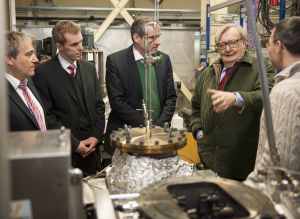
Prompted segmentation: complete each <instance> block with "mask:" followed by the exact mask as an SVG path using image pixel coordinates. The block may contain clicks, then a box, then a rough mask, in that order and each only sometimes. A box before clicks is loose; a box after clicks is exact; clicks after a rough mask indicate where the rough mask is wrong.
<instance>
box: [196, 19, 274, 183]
mask: <svg viewBox="0 0 300 219" xmlns="http://www.w3.org/2000/svg"><path fill="white" fill-rule="evenodd" d="M215 40H216V48H217V50H218V52H219V55H220V58H219V59H217V60H216V61H215V62H214V63H213V64H212V65H210V66H209V67H207V68H206V69H205V70H204V71H203V72H202V73H201V75H200V76H199V80H198V81H197V85H196V88H195V93H194V95H193V97H192V116H191V127H192V132H193V135H194V138H195V139H196V140H197V144H198V152H199V155H200V159H201V161H202V163H203V165H204V167H206V168H208V169H211V170H212V171H214V172H215V173H217V174H218V175H219V176H220V177H224V178H230V179H235V180H239V181H242V180H244V179H245V178H246V177H247V176H248V174H249V173H250V172H251V171H252V170H253V168H254V162H255V156H256V150H257V143H258V133H259V118H260V115H261V110H262V94H261V86H260V82H259V76H258V74H259V72H258V71H259V70H258V61H257V59H256V58H255V57H254V56H253V55H252V54H251V53H250V52H249V51H247V50H246V46H247V45H246V40H247V39H246V34H245V32H244V30H243V29H242V28H241V27H239V26H236V25H226V26H224V27H223V28H222V29H221V30H220V32H219V33H218V34H217V35H216V38H215ZM266 68H267V72H268V78H269V87H270V88H271V87H272V84H273V78H274V74H273V69H272V66H271V65H270V64H266Z"/></svg>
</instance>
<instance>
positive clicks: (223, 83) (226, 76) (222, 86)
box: [219, 68, 232, 90]
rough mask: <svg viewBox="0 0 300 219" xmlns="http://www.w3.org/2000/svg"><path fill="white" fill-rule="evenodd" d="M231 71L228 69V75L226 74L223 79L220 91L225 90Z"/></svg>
mask: <svg viewBox="0 0 300 219" xmlns="http://www.w3.org/2000/svg"><path fill="white" fill-rule="evenodd" d="M231 70H232V68H227V69H226V73H225V75H224V77H223V78H222V80H221V81H220V83H219V90H224V87H225V84H226V82H227V79H228V77H229V75H230V74H231Z"/></svg>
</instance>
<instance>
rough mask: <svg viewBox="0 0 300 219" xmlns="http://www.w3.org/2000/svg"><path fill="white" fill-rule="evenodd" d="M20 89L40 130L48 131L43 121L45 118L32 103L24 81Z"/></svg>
mask: <svg viewBox="0 0 300 219" xmlns="http://www.w3.org/2000/svg"><path fill="white" fill-rule="evenodd" d="M19 88H20V89H21V90H22V93H23V96H24V97H25V100H26V102H27V105H28V108H29V110H30V112H31V114H32V115H33V116H34V117H35V119H36V121H37V123H38V124H39V127H40V130H42V131H46V125H45V122H44V120H43V117H42V115H41V113H40V111H39V109H38V108H37V106H36V105H35V104H34V102H33V101H32V99H31V97H30V96H29V94H28V92H27V86H26V84H25V83H24V82H23V81H21V82H20V84H19Z"/></svg>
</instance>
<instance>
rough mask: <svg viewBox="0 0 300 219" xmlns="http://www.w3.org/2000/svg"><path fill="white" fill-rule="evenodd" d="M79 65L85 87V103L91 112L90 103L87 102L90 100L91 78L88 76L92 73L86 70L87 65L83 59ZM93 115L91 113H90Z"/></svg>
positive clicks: (78, 62)
mask: <svg viewBox="0 0 300 219" xmlns="http://www.w3.org/2000/svg"><path fill="white" fill-rule="evenodd" d="M77 64H78V67H79V71H80V75H79V76H80V77H81V84H82V88H83V95H84V100H83V101H84V104H85V105H86V108H87V111H88V113H89V114H90V109H89V104H88V102H87V100H89V97H88V86H90V85H91V84H90V82H89V81H90V80H89V78H88V77H90V75H91V73H86V72H85V71H86V70H87V67H85V66H84V65H85V64H84V62H81V61H77ZM90 116H91V115H90Z"/></svg>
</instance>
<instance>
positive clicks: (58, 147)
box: [8, 130, 71, 219]
mask: <svg viewBox="0 0 300 219" xmlns="http://www.w3.org/2000/svg"><path fill="white" fill-rule="evenodd" d="M8 139H9V146H8V148H9V160H10V165H11V178H12V180H11V182H12V200H23V199H25V200H29V201H30V203H31V208H32V214H33V218H35V219H36V218H43V219H48V218H49V219H53V218H68V209H69V202H68V199H69V198H68V189H69V186H68V184H69V182H68V171H69V169H70V167H71V160H70V151H71V149H70V132H69V130H53V131H47V132H40V131H24V132H13V133H9V134H8Z"/></svg>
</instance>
